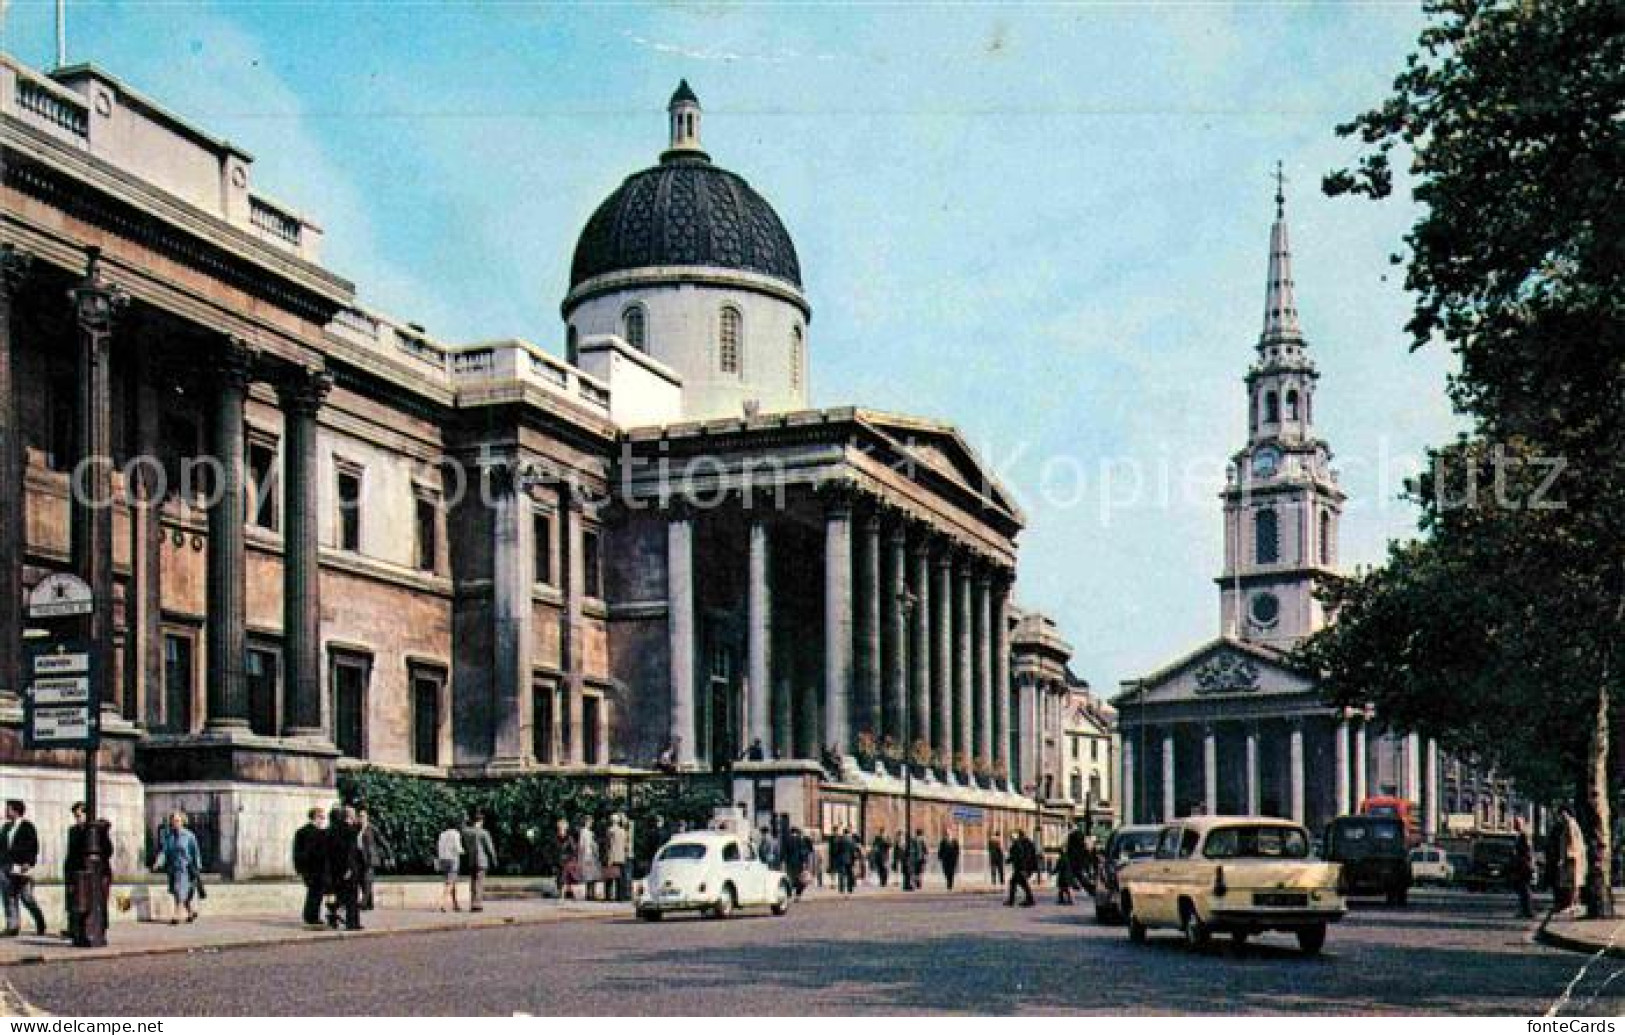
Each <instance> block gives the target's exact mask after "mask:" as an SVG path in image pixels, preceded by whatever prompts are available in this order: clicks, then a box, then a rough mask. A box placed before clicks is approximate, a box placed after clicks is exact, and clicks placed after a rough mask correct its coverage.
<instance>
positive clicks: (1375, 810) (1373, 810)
mask: <svg viewBox="0 0 1625 1035" xmlns="http://www.w3.org/2000/svg"><path fill="white" fill-rule="evenodd" d="M1365 814H1366V815H1368V816H1388V817H1397V816H1398V815H1399V806H1398V805H1367V806H1366V807H1365Z"/></svg>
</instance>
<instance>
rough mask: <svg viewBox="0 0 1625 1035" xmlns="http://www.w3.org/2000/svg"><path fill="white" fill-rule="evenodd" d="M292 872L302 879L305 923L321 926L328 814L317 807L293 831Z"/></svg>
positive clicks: (324, 892) (324, 887) (311, 925)
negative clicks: (303, 883) (300, 825)
mask: <svg viewBox="0 0 1625 1035" xmlns="http://www.w3.org/2000/svg"><path fill="white" fill-rule="evenodd" d="M293 871H294V872H295V873H297V874H299V879H300V880H302V881H304V882H305V909H304V920H305V926H306V927H315V928H320V927H321V926H322V896H323V895H325V894H327V813H326V812H324V811H323V810H322V809H321V808H320V807H319V806H318V807H317V808H314V809H311V810H310V813H309V816H308V822H306V823H305V825H304V826H302V827H300V828H299V829H298V830H297V831H295V832H294V835H293Z"/></svg>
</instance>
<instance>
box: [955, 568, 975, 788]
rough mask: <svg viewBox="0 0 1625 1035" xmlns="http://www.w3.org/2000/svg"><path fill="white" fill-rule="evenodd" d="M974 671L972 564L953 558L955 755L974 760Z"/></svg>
mask: <svg viewBox="0 0 1625 1035" xmlns="http://www.w3.org/2000/svg"><path fill="white" fill-rule="evenodd" d="M974 676H975V670H974V668H973V661H972V657H971V584H970V565H969V564H968V563H967V560H966V558H965V556H964V555H963V554H956V555H955V557H954V720H955V729H954V755H955V757H956V758H958V757H959V756H964V758H965V760H966V761H967V762H972V761H974V755H975V753H976V732H975V730H976V727H975V724H974V719H975V712H974V708H975V704H974V698H975V694H976V690H975V679H974Z"/></svg>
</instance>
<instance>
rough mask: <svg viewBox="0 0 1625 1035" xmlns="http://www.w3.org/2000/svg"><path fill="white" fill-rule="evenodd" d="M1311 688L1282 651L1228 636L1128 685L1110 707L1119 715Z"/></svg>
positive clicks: (1312, 683)
mask: <svg viewBox="0 0 1625 1035" xmlns="http://www.w3.org/2000/svg"><path fill="white" fill-rule="evenodd" d="M1314 689H1315V682H1314V680H1313V679H1311V678H1310V677H1309V676H1308V675H1307V674H1305V673H1304V672H1302V671H1301V670H1299V669H1297V668H1295V667H1293V666H1292V665H1290V664H1288V663H1287V661H1286V655H1285V654H1283V653H1281V652H1280V651H1277V650H1274V649H1272V648H1269V647H1263V646H1260V645H1258V644H1254V643H1247V642H1245V641H1242V640H1232V639H1229V638H1227V637H1226V638H1220V639H1218V640H1214V641H1212V642H1210V643H1207V644H1204V645H1203V646H1202V647H1200V648H1198V649H1197V650H1195V651H1193V652H1191V653H1190V654H1187V655H1185V656H1184V657H1182V658H1179V659H1178V660H1176V661H1174V662H1173V663H1171V664H1169V665H1166V666H1164V667H1163V668H1161V669H1159V670H1158V671H1156V672H1154V673H1152V674H1151V675H1149V676H1146V677H1145V678H1144V679H1140V680H1137V681H1135V682H1132V683H1129V684H1126V685H1125V688H1124V692H1123V693H1122V694H1120V695H1118V697H1117V699H1116V701H1114V702H1113V703H1114V704H1115V705H1116V707H1117V708H1118V709H1119V710H1120V711H1121V710H1122V709H1124V708H1127V707H1132V706H1135V705H1141V704H1163V703H1168V704H1171V703H1176V702H1181V701H1202V700H1222V699H1227V698H1230V699H1233V698H1251V697H1271V696H1278V695H1294V694H1304V693H1309V692H1312V691H1314Z"/></svg>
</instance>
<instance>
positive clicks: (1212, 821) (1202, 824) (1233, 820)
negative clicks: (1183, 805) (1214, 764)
mask: <svg viewBox="0 0 1625 1035" xmlns="http://www.w3.org/2000/svg"><path fill="white" fill-rule="evenodd" d="M1237 823H1245V824H1246V825H1247V826H1250V827H1287V828H1289V829H1292V830H1298V829H1301V828H1302V827H1303V824H1302V823H1294V822H1293V821H1292V820H1290V819H1277V818H1276V817H1274V816H1186V817H1185V818H1184V819H1176V820H1173V821H1172V822H1170V823H1165V824H1163V825H1164V826H1181V827H1184V828H1185V829H1187V830H1195V831H1197V832H1198V833H1206V832H1207V831H1209V830H1212V829H1213V828H1214V827H1228V826H1233V825H1235V824H1237Z"/></svg>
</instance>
